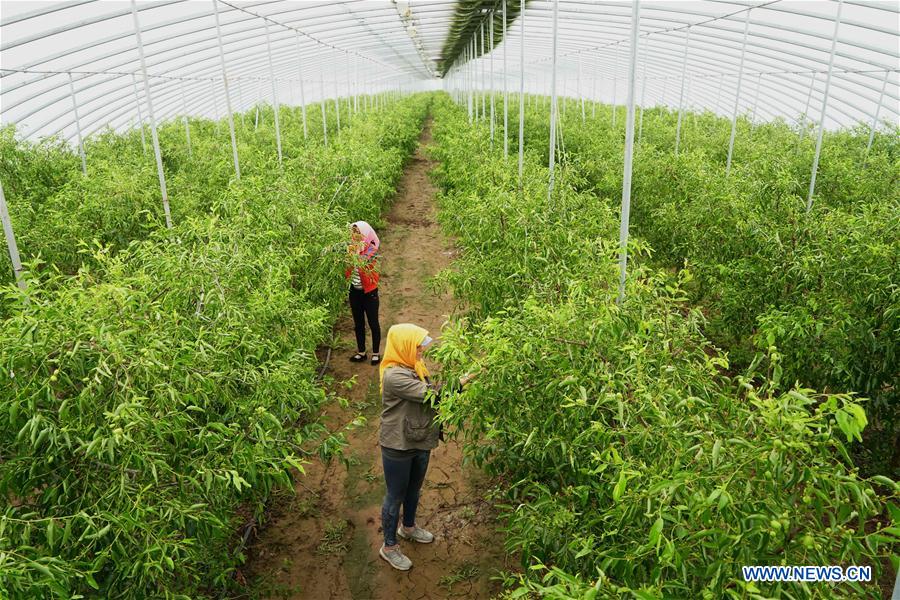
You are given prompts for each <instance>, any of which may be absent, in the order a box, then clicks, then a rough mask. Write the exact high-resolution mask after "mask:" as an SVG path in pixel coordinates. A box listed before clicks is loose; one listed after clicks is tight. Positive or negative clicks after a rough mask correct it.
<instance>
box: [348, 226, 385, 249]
mask: <svg viewBox="0 0 900 600" xmlns="http://www.w3.org/2000/svg"><path fill="white" fill-rule="evenodd" d="M353 225H356V228H357V229H359V232H360V233H361V234H362V235H363V244H362V247H363V249H362V250H361V251H360V254H363V255H369V254H374V253H375V252H377V251H378V247H379V246H380V245H381V240H379V239H378V235H377V234H376V233H375V230H374V229H372V226H371V225H369V224H368V223H366V222H365V221H357V222H356V223H353Z"/></svg>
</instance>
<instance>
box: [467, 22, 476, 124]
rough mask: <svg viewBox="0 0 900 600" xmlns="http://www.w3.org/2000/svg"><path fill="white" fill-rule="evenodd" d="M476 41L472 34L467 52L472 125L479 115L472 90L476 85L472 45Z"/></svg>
mask: <svg viewBox="0 0 900 600" xmlns="http://www.w3.org/2000/svg"><path fill="white" fill-rule="evenodd" d="M474 43H475V36H472V42H471V43H469V44H468V46H469V47H468V48H466V54H467V55H468V56H467V59H466V64H465V68H466V91H467V92H468V101H467V103H468V107H469V125H471V124H472V122H473V121H474V120H475V118H476V117H477V116H478V115H477V109H476V108H475V99H474V97H473V90H472V88H473V87H474V85H473V82H472V68H473V66H474V65H473V59H472V47H473V44H474Z"/></svg>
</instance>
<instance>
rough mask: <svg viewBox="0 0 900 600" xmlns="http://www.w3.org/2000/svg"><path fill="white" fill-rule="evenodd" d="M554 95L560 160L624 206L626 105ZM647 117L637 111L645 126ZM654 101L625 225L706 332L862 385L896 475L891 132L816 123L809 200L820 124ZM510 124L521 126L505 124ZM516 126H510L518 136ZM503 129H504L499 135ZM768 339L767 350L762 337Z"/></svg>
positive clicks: (848, 387)
mask: <svg viewBox="0 0 900 600" xmlns="http://www.w3.org/2000/svg"><path fill="white" fill-rule="evenodd" d="M560 102H561V103H562V104H563V105H565V104H568V108H567V110H565V111H561V121H560V127H559V130H560V131H561V136H560V138H561V139H560V143H559V147H560V148H561V151H560V156H559V158H558V161H559V162H560V163H561V164H562V165H565V166H566V167H567V168H568V169H570V170H571V171H573V174H577V176H578V179H577V181H576V182H575V185H576V187H577V188H578V189H580V190H584V191H588V192H590V193H591V194H593V195H594V197H595V198H596V199H597V201H600V202H605V203H607V204H608V205H609V206H610V207H612V208H613V209H614V210H616V211H618V209H619V205H620V202H621V192H622V190H621V186H622V175H621V174H622V167H623V155H624V152H623V147H624V126H625V109H624V108H623V107H619V108H618V109H617V115H616V119H615V122H614V120H613V111H612V109H611V108H610V107H609V106H605V105H598V106H596V107H594V106H590V105H588V106H587V108H586V110H585V112H584V119H582V112H581V110H580V106H579V105H578V104H577V103H573V102H572V101H571V100H568V101H564V100H560ZM548 104H549V103H548V102H546V100H545V99H533V100H532V102H530V103H528V104H527V111H526V121H525V139H526V142H525V143H526V148H527V149H528V150H529V151H531V152H534V153H536V154H537V155H539V156H541V157H543V160H544V162H545V163H546V160H547V148H548V143H549V107H548ZM641 121H643V123H642V125H641ZM677 122H678V114H677V112H676V111H673V110H670V109H667V108H664V107H657V108H652V109H647V110H645V111H644V112H643V119H641V118H640V113H638V119H637V120H636V123H637V124H636V132H635V140H636V144H635V153H634V170H633V186H632V197H633V202H632V204H631V206H632V208H631V229H632V235H634V236H638V237H640V238H641V239H642V240H644V241H646V242H647V243H649V245H650V246H651V247H652V249H653V264H656V265H660V266H665V267H667V268H670V269H675V270H678V269H682V268H685V267H687V268H688V269H689V270H690V271H691V273H692V275H693V277H694V281H693V282H692V283H691V284H690V285H688V286H687V287H686V290H685V291H686V293H687V294H688V296H689V298H690V300H691V303H692V304H693V305H695V306H698V307H700V308H701V309H702V310H703V312H704V314H705V316H706V318H707V322H706V323H705V324H704V331H705V333H706V334H707V335H708V336H709V337H710V338H711V340H713V341H714V342H715V343H716V344H717V345H719V346H720V347H722V348H724V349H725V350H727V351H728V353H729V357H730V359H731V361H732V363H733V364H735V365H736V366H739V367H746V366H748V365H750V364H752V363H753V362H754V361H762V362H766V361H768V360H769V358H768V357H769V356H773V355H775V356H778V357H779V362H778V364H777V365H773V368H775V369H776V373H777V374H778V379H779V382H781V383H783V384H784V385H785V386H786V387H790V386H791V385H793V383H794V382H797V381H799V382H801V383H802V384H804V385H807V386H811V387H814V388H817V389H822V390H829V391H839V392H848V393H856V394H858V395H859V396H860V397H864V398H866V399H867V401H866V402H865V406H866V411H867V414H868V416H869V420H870V424H869V427H868V428H867V436H866V443H865V444H863V445H861V446H857V447H856V453H857V458H858V461H859V464H860V465H861V466H862V467H863V468H864V469H865V470H866V471H867V472H870V473H883V474H887V475H890V476H892V477H897V475H898V473H900V412H898V411H900V397H898V388H897V373H900V354H898V352H897V348H898V347H900V295H898V294H897V286H898V283H900V282H898V278H897V273H900V235H898V231H900V229H898V227H900V135H898V133H900V130H898V129H897V128H896V127H895V126H894V127H891V126H885V125H883V126H882V131H881V132H878V133H876V134H875V136H874V139H873V144H872V146H871V148H870V149H867V147H868V140H869V129H868V127H867V126H866V127H863V126H859V127H857V128H854V129H845V130H838V131H829V132H826V133H825V136H824V141H823V146H822V148H823V149H822V156H821V160H820V162H819V169H818V175H817V183H816V194H815V196H814V201H813V204H812V209H811V211H810V212H809V213H807V211H806V206H807V193H808V189H809V181H810V173H811V165H812V159H813V154H814V151H815V132H814V131H813V130H812V127H811V126H809V127H807V128H801V129H799V130H798V129H796V128H791V127H789V126H788V125H787V124H785V123H784V122H782V121H776V122H769V123H762V124H754V123H752V122H751V121H749V120H748V119H747V118H745V117H741V118H739V119H738V120H737V132H736V141H735V148H734V153H733V164H732V168H731V170H730V172H728V171H727V170H726V162H727V154H728V141H729V137H730V133H731V122H730V121H729V120H728V119H725V118H722V117H719V116H717V115H714V114H712V113H703V114H697V113H685V114H683V117H682V125H681V130H680V139H679V153H678V154H677V155H676V154H675V140H676V134H677V133H678V127H677ZM513 133H515V132H513ZM514 137H515V136H514ZM501 142H502V140H498V142H497V143H498V144H499V143H501ZM773 347H774V348H777V352H776V353H774V354H773V352H772V350H771V349H772V348H773Z"/></svg>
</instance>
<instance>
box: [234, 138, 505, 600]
mask: <svg viewBox="0 0 900 600" xmlns="http://www.w3.org/2000/svg"><path fill="white" fill-rule="evenodd" d="M430 130H431V129H430V121H429V122H428V123H426V126H425V130H424V131H423V133H422V136H421V138H420V140H419V141H420V146H419V148H418V149H417V151H416V154H415V157H414V158H413V160H412V161H410V163H409V165H408V166H407V168H406V171H405V173H404V175H403V178H402V180H401V182H400V185H399V187H398V191H397V197H396V199H395V202H394V205H393V207H392V209H391V212H390V214H389V215H388V217H387V222H386V226H385V227H384V228H383V229H382V230H381V231H379V232H378V233H379V237H380V238H381V254H382V261H381V269H382V279H381V282H380V285H379V289H380V294H379V295H380V298H381V307H380V315H379V318H380V321H381V328H382V339H384V337H385V336H386V334H387V330H388V328H389V327H390V326H391V325H392V324H394V323H403V322H410V323H415V324H418V325H421V326H422V327H425V328H426V329H428V330H429V332H431V335H432V337H438V335H436V334H439V332H440V328H441V325H442V324H443V323H444V321H445V320H446V319H447V317H448V314H447V313H448V311H449V310H450V309H451V307H452V298H450V297H449V296H443V297H440V296H437V295H435V294H434V293H433V292H431V291H429V288H428V286H427V285H426V283H427V280H428V278H429V277H431V276H432V275H434V274H436V273H437V272H438V271H440V270H441V269H443V268H445V267H447V266H448V265H449V264H450V261H451V256H452V247H451V245H450V243H449V242H448V240H446V239H445V238H444V237H443V236H442V234H441V231H440V229H439V227H438V225H437V223H436V222H435V219H434V213H435V207H434V194H435V189H434V187H433V186H432V185H431V182H430V181H429V179H428V171H429V170H430V169H431V168H432V166H433V163H432V161H430V160H429V159H428V158H426V156H425V155H424V153H423V152H422V146H423V145H427V144H428V143H430V141H431V133H430ZM347 313H348V314H347V317H346V318H345V319H343V320H342V321H341V322H340V323H339V324H338V326H337V330H336V335H337V336H338V337H339V339H340V341H341V343H340V349H338V350H336V351H335V352H334V353H333V355H332V357H331V362H330V364H329V367H328V371H327V374H328V375H330V376H331V377H333V378H334V382H335V383H334V386H333V388H334V390H335V392H336V393H339V394H340V395H342V396H344V397H346V398H348V399H349V406H347V407H346V408H343V407H341V406H340V404H339V403H338V402H334V403H332V405H331V406H330V407H329V409H328V410H327V424H328V426H329V429H332V430H334V429H339V428H340V427H341V426H343V425H346V424H349V423H352V422H353V421H354V419H356V418H357V417H358V416H359V415H363V416H365V417H366V419H367V421H366V423H365V425H362V426H358V427H356V428H354V429H352V430H351V431H350V432H349V434H348V441H349V448H348V449H347V455H348V456H349V457H350V465H349V467H345V465H344V464H341V463H338V462H336V461H333V462H332V463H331V464H323V463H321V462H319V461H316V462H314V463H313V464H311V465H309V466H308V467H307V475H306V477H301V478H299V481H298V483H297V485H296V492H297V493H296V495H295V496H293V497H291V498H289V499H287V500H286V501H284V502H282V503H280V504H279V503H276V506H275V507H274V508H273V512H272V514H271V515H270V519H269V522H268V524H267V526H266V527H265V529H264V530H263V531H262V532H261V533H260V536H259V538H258V539H257V540H256V541H255V542H254V544H253V545H252V546H251V548H250V549H249V564H248V568H247V570H246V571H247V573H248V574H249V575H250V576H251V577H250V581H251V582H254V583H252V584H251V585H254V587H255V588H256V589H255V591H256V592H257V593H258V594H259V595H260V596H261V597H263V598H297V599H309V600H326V599H335V600H336V599H353V600H375V599H382V598H384V599H390V600H419V599H432V598H490V597H491V596H492V595H493V594H495V593H497V592H498V591H499V584H498V583H497V582H496V581H492V580H491V577H493V576H495V575H496V574H497V571H498V570H501V569H507V568H510V567H512V565H511V564H508V563H507V559H506V557H504V555H503V550H502V543H501V542H500V541H498V540H499V539H500V538H499V537H498V535H497V534H496V533H495V531H496V529H497V523H496V521H495V518H494V513H493V511H492V509H491V507H490V505H489V504H488V503H487V502H486V501H485V500H484V498H483V495H484V490H485V487H486V485H487V483H486V481H485V479H484V477H483V476H482V475H481V474H480V473H478V472H477V471H476V470H475V469H474V468H472V467H466V468H465V469H464V468H463V467H462V464H461V463H462V453H461V449H460V447H459V445H458V444H457V443H455V442H450V443H446V444H441V445H440V446H438V448H437V449H436V450H435V451H434V452H432V456H431V463H430V465H429V469H428V476H427V478H426V481H425V485H424V487H423V490H422V498H421V501H420V504H419V513H418V516H417V523H418V524H419V525H420V526H422V527H425V528H427V529H428V530H430V531H431V532H433V533H434V534H435V538H436V539H435V542H434V543H433V544H427V545H416V544H413V543H411V542H403V550H404V552H405V553H406V554H407V556H409V557H410V559H411V560H412V561H413V568H412V570H410V571H408V572H405V573H404V572H400V571H396V570H394V569H392V568H390V567H389V566H388V564H387V563H386V562H385V561H383V560H382V559H381V558H380V557H379V556H378V548H379V547H380V546H381V542H382V534H381V501H382V498H383V494H384V479H383V472H382V467H381V454H380V450H379V448H378V427H379V412H380V409H381V399H380V396H379V390H378V368H377V367H373V366H370V365H369V364H368V363H363V364H358V363H351V362H349V360H348V358H349V356H350V355H351V354H352V353H353V352H354V351H355V347H356V344H355V342H354V337H353V323H352V319H350V316H349V309H348V311H347ZM367 335H368V333H367ZM368 339H369V343H370V344H371V338H368ZM383 348H384V342H383V341H382V350H383ZM430 366H431V365H430ZM354 377H355V380H354ZM346 381H354V383H353V384H352V387H351V388H350V389H349V390H347V389H346V387H344V386H343V385H342V382H346Z"/></svg>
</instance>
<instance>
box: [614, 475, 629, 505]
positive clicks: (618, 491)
mask: <svg viewBox="0 0 900 600" xmlns="http://www.w3.org/2000/svg"><path fill="white" fill-rule="evenodd" d="M625 483H626V477H625V469H622V470H621V471H619V481H617V482H616V486H615V487H614V488H613V493H612V497H613V500H614V501H615V502H618V501H619V498H621V497H622V494H624V493H625Z"/></svg>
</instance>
